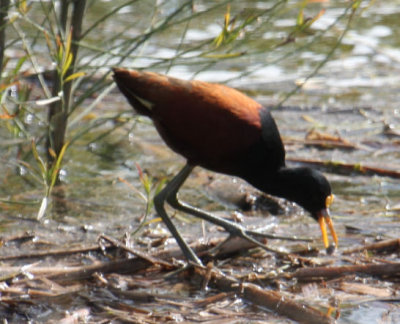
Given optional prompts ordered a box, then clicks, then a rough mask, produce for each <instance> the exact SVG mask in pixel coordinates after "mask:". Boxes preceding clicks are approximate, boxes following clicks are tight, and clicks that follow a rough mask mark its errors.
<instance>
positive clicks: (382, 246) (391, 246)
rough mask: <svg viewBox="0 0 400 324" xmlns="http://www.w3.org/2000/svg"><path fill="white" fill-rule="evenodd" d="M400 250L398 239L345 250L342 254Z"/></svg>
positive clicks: (399, 240)
mask: <svg viewBox="0 0 400 324" xmlns="http://www.w3.org/2000/svg"><path fill="white" fill-rule="evenodd" d="M399 249H400V238H398V239H392V240H385V241H381V242H377V243H372V244H368V245H365V246H356V247H354V248H351V249H347V250H345V251H343V252H342V254H352V253H354V252H363V251H376V252H393V251H397V250H399Z"/></svg>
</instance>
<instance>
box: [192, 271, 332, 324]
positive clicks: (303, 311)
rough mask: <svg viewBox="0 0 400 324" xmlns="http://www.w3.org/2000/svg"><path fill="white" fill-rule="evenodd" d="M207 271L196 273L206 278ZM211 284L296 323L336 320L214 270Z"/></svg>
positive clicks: (272, 292)
mask: <svg viewBox="0 0 400 324" xmlns="http://www.w3.org/2000/svg"><path fill="white" fill-rule="evenodd" d="M206 272H207V270H205V269H201V268H196V273H197V274H199V275H200V276H202V277H204V276H205V275H206ZM210 283H211V284H212V285H213V286H216V287H217V288H218V289H220V290H224V291H228V292H234V293H236V294H238V295H239V296H241V297H242V298H244V299H245V300H247V301H248V302H251V303H253V304H256V305H258V306H262V307H266V308H268V309H269V310H271V311H272V312H275V313H277V314H279V315H281V316H285V317H287V318H290V319H292V320H294V321H298V322H301V323H307V324H314V323H315V324H324V323H333V322H334V320H333V319H332V318H330V317H328V316H327V315H325V314H324V313H322V312H320V311H318V310H316V309H314V308H312V307H309V306H307V305H304V304H301V303H298V302H296V301H294V300H291V299H288V298H287V297H286V296H284V295H282V294H280V293H278V292H276V291H271V290H265V289H262V288H261V287H259V286H257V285H255V284H251V283H239V282H238V281H237V280H236V279H234V278H232V277H228V276H225V275H223V274H221V273H220V272H218V271H216V270H213V271H212V278H211V281H210Z"/></svg>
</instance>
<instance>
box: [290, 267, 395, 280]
mask: <svg viewBox="0 0 400 324" xmlns="http://www.w3.org/2000/svg"><path fill="white" fill-rule="evenodd" d="M399 273H400V263H382V264H363V265H351V266H341V267H318V268H302V269H298V270H296V271H295V272H294V273H292V274H290V275H285V277H288V278H297V279H315V278H318V279H321V278H324V279H330V278H335V277H341V276H345V275H350V274H352V275H355V274H367V275H372V276H394V275H398V274H399Z"/></svg>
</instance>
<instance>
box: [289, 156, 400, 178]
mask: <svg viewBox="0 0 400 324" xmlns="http://www.w3.org/2000/svg"><path fill="white" fill-rule="evenodd" d="M286 160H287V161H289V162H294V163H300V164H305V165H315V166H318V167H323V168H326V169H328V171H332V172H338V173H346V174H350V173H358V174H361V175H367V176H371V175H379V176H383V177H390V178H395V179H400V172H398V171H395V170H389V169H382V168H377V167H373V166H366V165H362V164H361V163H345V162H338V161H317V160H308V159H298V158H287V159H286Z"/></svg>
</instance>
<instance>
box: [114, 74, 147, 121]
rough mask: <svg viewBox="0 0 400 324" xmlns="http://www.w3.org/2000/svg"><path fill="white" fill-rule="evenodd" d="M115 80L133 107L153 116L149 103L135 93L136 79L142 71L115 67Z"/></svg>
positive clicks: (139, 111) (141, 112) (143, 113)
mask: <svg viewBox="0 0 400 324" xmlns="http://www.w3.org/2000/svg"><path fill="white" fill-rule="evenodd" d="M113 72H114V74H113V77H114V81H115V83H116V84H117V86H118V88H119V90H120V91H121V92H122V94H123V95H124V96H125V97H126V99H127V100H128V101H129V103H130V104H131V105H132V107H133V108H134V109H135V111H137V112H138V113H139V114H141V115H144V116H148V117H150V118H151V116H152V112H151V109H149V107H148V106H147V105H145V104H144V101H143V100H140V98H138V96H137V94H136V93H135V80H136V78H138V77H139V76H140V75H141V73H140V72H138V71H134V70H126V69H122V68H113Z"/></svg>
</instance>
